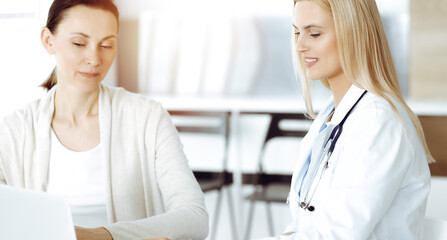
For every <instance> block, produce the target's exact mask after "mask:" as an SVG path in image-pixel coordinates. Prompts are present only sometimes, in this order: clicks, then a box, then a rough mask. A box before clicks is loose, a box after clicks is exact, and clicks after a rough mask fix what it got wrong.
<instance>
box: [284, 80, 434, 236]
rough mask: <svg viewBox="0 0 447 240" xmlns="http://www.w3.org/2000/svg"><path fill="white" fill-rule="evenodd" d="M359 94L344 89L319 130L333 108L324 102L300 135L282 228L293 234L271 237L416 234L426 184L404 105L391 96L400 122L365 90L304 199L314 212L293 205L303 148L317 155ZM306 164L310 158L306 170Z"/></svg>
mask: <svg viewBox="0 0 447 240" xmlns="http://www.w3.org/2000/svg"><path fill="white" fill-rule="evenodd" d="M363 92H364V90H363V89H360V88H358V87H356V86H351V88H350V89H349V90H348V92H347V93H346V95H345V96H344V97H343V99H342V101H341V102H340V104H339V105H338V107H337V109H336V111H335V113H334V115H333V117H332V119H331V121H330V122H328V123H327V125H328V127H327V128H326V130H324V131H322V132H321V133H320V132H319V131H320V127H321V126H322V123H323V122H324V121H326V119H327V117H328V116H329V114H330V113H331V111H332V109H333V106H334V104H333V100H332V99H331V100H330V102H329V103H328V104H327V106H326V107H324V108H323V109H322V111H321V112H320V114H319V116H318V117H317V118H316V119H315V121H314V123H313V124H312V126H311V128H310V130H309V132H308V134H307V135H306V137H305V138H304V139H303V141H302V144H301V150H300V154H299V158H298V162H297V165H296V169H295V170H294V173H293V178H292V184H291V190H290V194H289V205H290V210H291V212H292V215H293V222H292V223H291V224H290V225H289V226H288V227H287V228H286V230H285V233H286V232H293V234H291V235H290V236H287V237H285V236H281V237H277V238H276V239H300V240H303V239H312V240H315V239H343V240H350V239H352V240H360V239H368V240H373V239H380V240H385V239H397V240H401V239H405V240H410V239H422V226H423V224H422V223H423V219H424V215H425V208H426V202H427V196H428V192H429V189H430V171H429V168H428V164H427V159H426V156H425V152H424V149H423V147H422V144H421V142H420V141H419V137H418V135H417V132H416V130H415V128H414V126H413V124H412V122H411V119H410V118H409V116H408V115H407V113H406V112H405V110H404V108H403V107H402V106H400V105H398V104H397V102H395V101H394V103H395V105H396V107H397V109H398V111H399V113H400V116H401V120H400V119H399V117H398V116H397V115H396V114H395V113H394V112H393V110H392V108H391V105H390V104H389V103H388V102H387V101H386V100H384V99H383V98H381V97H379V96H377V95H375V94H373V93H370V92H367V93H366V95H365V96H364V97H363V98H362V99H361V100H360V101H359V103H358V104H357V105H356V107H355V108H354V109H353V111H352V112H351V114H350V115H349V117H348V118H347V120H346V122H345V124H344V127H343V132H342V134H341V136H340V138H339V140H338V142H337V144H336V146H335V149H334V152H333V154H332V157H331V158H330V164H329V168H328V169H327V170H326V172H325V174H324V175H323V177H322V178H321V181H320V183H319V185H318V188H317V190H316V193H315V195H314V197H313V199H312V201H311V205H313V206H314V207H315V210H314V211H313V212H309V211H308V210H303V209H302V208H300V207H299V202H300V199H299V196H298V191H299V189H300V186H301V182H302V176H303V175H304V172H305V170H303V169H304V168H303V165H304V163H305V161H306V159H307V158H308V156H309V154H310V153H311V154H312V159H318V158H319V155H320V154H321V152H322V151H321V149H322V146H321V145H322V144H323V143H324V142H325V140H326V139H327V138H328V134H330V133H331V130H332V128H333V127H334V126H335V125H337V124H338V123H339V122H340V121H341V120H342V119H343V118H344V116H345V114H346V113H347V112H348V111H349V109H350V108H351V107H352V106H353V105H354V103H355V102H356V101H357V99H358V98H359V97H360V95H361V94H362V93H363ZM312 149H313V150H312ZM314 167H318V166H314V165H313V164H312V163H311V164H310V166H309V171H310V169H312V168H314ZM303 189H304V187H303ZM301 197H304V193H301ZM301 200H302V199H301Z"/></svg>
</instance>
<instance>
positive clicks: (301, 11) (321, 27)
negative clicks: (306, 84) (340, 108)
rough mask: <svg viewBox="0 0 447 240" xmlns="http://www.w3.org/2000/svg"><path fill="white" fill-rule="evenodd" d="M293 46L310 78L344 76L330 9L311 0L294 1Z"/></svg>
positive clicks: (329, 78)
mask: <svg viewBox="0 0 447 240" xmlns="http://www.w3.org/2000/svg"><path fill="white" fill-rule="evenodd" d="M293 25H294V30H295V46H296V50H297V53H298V54H299V55H300V56H299V57H300V58H301V59H303V60H304V63H305V65H306V75H307V77H308V78H309V79H311V80H319V79H325V78H327V79H328V80H329V81H331V79H335V78H339V77H344V73H343V69H342V67H341V63H340V56H339V54H338V46H337V37H336V32H335V25H334V20H333V17H332V14H331V12H329V11H327V10H325V9H323V8H322V7H320V6H319V5H318V4H317V3H315V2H312V1H298V2H297V3H296V4H295V8H294V17H293Z"/></svg>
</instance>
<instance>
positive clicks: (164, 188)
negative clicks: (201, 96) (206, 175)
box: [106, 105, 208, 240]
mask: <svg viewBox="0 0 447 240" xmlns="http://www.w3.org/2000/svg"><path fill="white" fill-rule="evenodd" d="M152 111H154V112H152V113H151V115H152V116H154V117H155V116H156V118H157V120H155V121H149V123H150V124H148V125H150V126H148V127H149V128H151V129H150V130H147V131H146V140H147V143H150V142H151V140H148V139H153V138H154V136H155V142H154V145H152V143H150V146H147V148H148V149H154V148H155V163H154V166H153V167H151V168H153V169H154V173H155V177H156V178H155V180H156V182H157V188H158V189H159V191H160V193H161V197H162V201H163V205H164V209H165V211H164V212H162V213H160V214H157V215H155V216H151V217H149V218H146V219H141V220H136V221H129V222H118V223H114V224H111V225H109V226H107V227H106V228H107V229H108V230H109V231H110V233H111V234H112V236H113V237H114V238H115V239H116V240H118V239H142V238H159V237H167V238H169V239H205V238H206V236H207V234H208V214H207V211H206V209H205V204H204V195H203V193H202V191H201V189H200V186H199V185H198V183H197V181H196V179H195V177H194V175H193V174H192V171H191V169H190V168H189V166H188V163H187V159H186V157H185V154H184V153H183V146H182V145H181V143H180V139H179V137H178V133H177V130H176V128H175V126H174V125H173V124H172V122H171V119H170V116H169V114H168V113H167V112H166V111H165V110H164V109H162V108H161V106H159V105H157V106H155V107H154V109H153V110H152Z"/></svg>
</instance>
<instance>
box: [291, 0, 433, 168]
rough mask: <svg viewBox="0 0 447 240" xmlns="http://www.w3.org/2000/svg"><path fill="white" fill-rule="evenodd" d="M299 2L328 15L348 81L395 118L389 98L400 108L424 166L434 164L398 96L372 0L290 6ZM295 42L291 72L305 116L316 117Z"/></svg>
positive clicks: (413, 117) (309, 83) (415, 119)
mask: <svg viewBox="0 0 447 240" xmlns="http://www.w3.org/2000/svg"><path fill="white" fill-rule="evenodd" d="M299 1H312V2H315V3H317V4H318V5H319V6H320V7H321V8H323V9H325V10H327V11H329V12H330V13H331V14H332V16H333V19H334V24H335V32H336V38H337V45H338V52H339V54H340V62H341V67H342V69H343V72H344V73H345V75H346V77H347V78H348V80H349V81H350V82H351V83H352V84H353V85H355V86H358V87H360V88H362V89H365V90H368V91H369V92H372V93H375V94H377V95H379V96H381V97H383V98H384V99H385V100H386V101H388V102H389V104H390V105H391V107H392V108H393V110H394V111H395V112H396V114H397V115H398V116H399V117H400V115H399V112H398V110H397V108H396V106H395V105H394V104H393V102H392V101H391V99H390V97H391V98H393V99H395V100H396V101H397V102H398V103H399V104H400V105H402V106H403V107H404V108H405V110H406V111H407V113H408V115H409V116H410V118H411V120H412V122H413V125H414V126H415V128H416V131H417V133H418V135H419V138H420V140H421V142H422V145H423V147H424V150H425V154H426V156H427V160H428V162H429V163H432V162H434V159H433V157H432V155H431V154H430V151H429V149H428V146H427V143H426V141H425V136H424V132H423V129H422V126H421V123H420V121H419V119H418V117H417V116H416V115H415V114H414V113H413V111H411V109H410V108H409V107H408V105H407V104H406V103H405V100H404V98H403V96H402V92H401V90H400V85H399V80H398V77H397V72H396V68H395V67H394V62H393V59H392V55H391V51H390V48H389V45H388V41H387V38H386V34H385V29H384V27H383V24H382V20H381V18H380V14H379V10H378V8H377V5H376V2H375V1H374V0H294V6H295V4H296V3H297V2H299ZM293 35H295V34H293ZM293 38H295V37H293ZM295 41H296V39H294V41H292V42H293V44H292V45H293V46H292V49H293V50H294V51H293V54H292V55H293V58H294V65H295V70H296V74H297V78H298V79H300V82H301V88H302V92H303V96H304V101H305V104H306V109H307V112H308V114H309V116H310V117H313V118H314V117H316V114H315V112H314V109H313V106H312V92H311V87H312V81H311V80H309V79H308V78H307V77H306V76H305V72H306V69H305V61H304V58H303V57H302V56H300V55H299V54H297V53H296V44H294V43H295ZM321 82H322V83H323V85H324V86H325V87H327V88H329V89H330V86H329V83H328V80H327V79H321Z"/></svg>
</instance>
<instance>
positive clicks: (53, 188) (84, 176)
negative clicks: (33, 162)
mask: <svg viewBox="0 0 447 240" xmlns="http://www.w3.org/2000/svg"><path fill="white" fill-rule="evenodd" d="M104 171H105V170H104V166H103V164H102V162H101V147H100V144H98V146H96V147H94V148H92V149H90V150H87V151H83V152H75V151H72V150H69V149H67V148H66V147H65V146H64V145H62V143H61V142H60V141H59V139H58V138H57V136H56V135H55V134H54V132H53V130H51V154H50V171H49V179H48V192H49V193H54V194H59V195H63V196H65V197H67V199H68V201H69V203H70V208H71V213H72V216H73V223H74V225H76V226H81V227H88V228H94V227H100V226H106V225H107V224H108V223H107V210H106V193H105V188H106V187H105V175H104Z"/></svg>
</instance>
